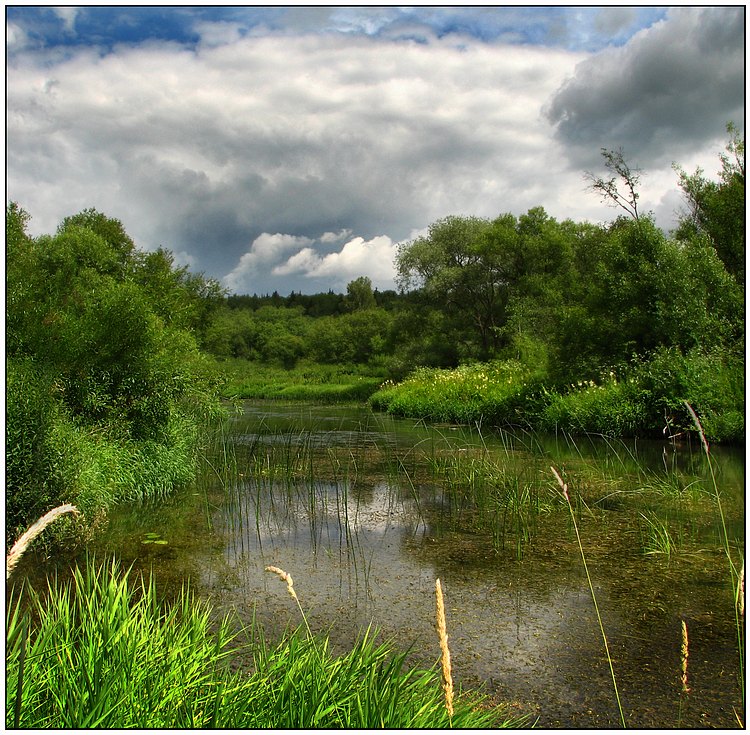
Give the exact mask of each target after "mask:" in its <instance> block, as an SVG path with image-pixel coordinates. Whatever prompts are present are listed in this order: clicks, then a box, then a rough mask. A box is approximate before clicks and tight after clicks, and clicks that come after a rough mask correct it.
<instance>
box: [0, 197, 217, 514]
mask: <svg viewBox="0 0 750 735" xmlns="http://www.w3.org/2000/svg"><path fill="white" fill-rule="evenodd" d="M27 222H28V216H27V215H26V214H25V213H24V212H23V211H22V210H21V209H20V208H18V207H17V205H15V204H11V205H9V207H8V211H7V221H6V230H7V233H8V236H9V248H8V268H7V290H8V299H7V302H6V308H7V320H6V323H7V331H6V349H7V354H8V360H9V364H10V365H11V368H10V373H11V376H10V380H9V382H8V389H7V392H8V405H9V407H10V410H9V415H8V426H7V440H8V441H7V456H8V457H9V458H10V468H11V480H12V482H11V485H10V486H9V493H8V495H9V501H8V502H9V507H10V508H11V509H12V519H13V524H14V526H15V524H19V525H27V524H28V523H29V522H30V521H32V520H34V519H35V518H37V517H38V516H39V515H40V509H42V507H43V506H46V505H48V504H59V502H60V501H61V500H63V499H64V500H66V501H69V502H80V503H82V504H83V505H84V506H85V507H86V508H87V509H91V510H94V509H96V510H100V509H106V508H107V507H108V506H109V505H110V504H111V502H112V500H113V499H115V500H117V499H121V498H122V497H125V496H133V495H138V494H148V493H149V492H151V491H152V490H153V489H154V488H155V487H158V488H159V491H160V492H161V491H162V490H163V489H164V488H168V487H173V486H174V484H176V483H178V482H185V481H186V480H187V479H189V476H188V473H189V472H190V470H191V468H192V467H193V463H192V455H193V453H194V446H193V447H189V446H187V443H189V442H192V443H193V445H194V444H195V442H196V441H197V434H196V430H195V427H196V426H197V425H198V423H199V422H200V421H201V420H203V417H205V416H206V415H210V414H211V413H212V412H213V411H214V410H215V408H214V407H216V406H218V404H217V403H216V402H215V398H214V388H213V383H214V378H213V376H212V375H211V372H210V370H208V369H207V367H206V363H205V359H204V358H203V357H202V356H201V355H200V353H199V351H198V347H197V344H196V340H195V336H194V332H193V330H194V329H195V328H196V327H197V326H198V325H199V323H200V312H201V308H202V307H200V308H199V307H198V306H196V305H197V304H199V303H200V302H201V299H204V300H208V301H210V299H209V297H208V296H207V294H210V293H211V292H212V287H211V286H210V284H207V283H206V282H204V281H203V280H202V278H201V277H197V276H188V274H187V273H186V271H184V270H183V269H176V270H175V269H173V267H172V258H171V255H169V254H168V253H166V252H165V251H159V252H157V253H153V254H148V255H144V254H142V253H140V252H138V251H136V250H135V246H134V244H133V242H132V240H131V239H130V238H129V237H128V235H127V234H126V233H125V231H124V229H123V227H122V224H121V223H120V222H119V221H117V220H112V219H109V218H107V217H106V216H105V215H103V214H101V213H99V212H96V211H95V210H92V209H91V210H85V211H84V212H81V213H80V214H79V215H75V216H73V217H68V218H66V219H65V220H64V221H63V223H62V224H61V225H60V227H59V229H58V232H57V234H56V235H54V236H42V237H39V238H37V239H33V238H30V237H28V236H27V235H26V233H25V227H26V224H27ZM178 424H179V425H180V427H181V430H182V431H183V432H184V437H185V440H183V439H180V440H178V441H176V439H175V433H174V432H175V427H176V426H177V425H178ZM186 440H187V443H186ZM166 457H169V459H165V458H166ZM143 462H145V463H146V465H144V466H142V467H141V466H139V464H138V463H143ZM149 463H151V464H150V466H149ZM165 463H166V465H172V466H173V467H174V468H178V467H179V468H180V469H179V471H178V472H174V471H171V470H170V469H168V468H167V467H166V465H165ZM155 468H158V470H159V471H160V473H161V477H160V479H159V481H158V482H151V481H149V480H148V479H146V476H147V475H148V473H149V471H151V470H154V469H155ZM87 478H89V479H87ZM123 478H127V479H123ZM112 483H115V484H116V485H117V487H118V489H117V490H116V491H115V490H112V488H111V485H112ZM125 488H127V490H125ZM97 496H98V497H97ZM44 509H46V508H44Z"/></svg>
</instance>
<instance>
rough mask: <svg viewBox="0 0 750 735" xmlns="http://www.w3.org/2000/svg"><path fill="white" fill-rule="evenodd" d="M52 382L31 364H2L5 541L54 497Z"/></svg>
mask: <svg viewBox="0 0 750 735" xmlns="http://www.w3.org/2000/svg"><path fill="white" fill-rule="evenodd" d="M53 393H54V380H53V378H52V376H51V375H50V374H49V373H48V372H47V371H45V370H43V369H41V368H40V367H39V366H38V365H36V364H35V363H34V361H33V360H31V359H29V358H26V359H8V360H7V362H6V406H5V411H6V413H5V447H6V452H5V487H6V492H5V524H6V535H7V537H8V538H7V539H6V541H8V540H10V539H12V538H15V536H17V535H18V532H19V530H23V528H25V526H26V525H27V522H28V519H30V518H37V517H39V516H41V515H43V514H44V513H45V512H46V511H47V510H49V508H50V507H51V505H52V504H53V503H52V501H53V498H54V497H55V496H56V495H57V494H58V487H57V486H56V484H55V482H54V478H53V473H52V454H51V446H50V438H51V435H52V431H53V427H54V424H55V419H56V415H57V413H58V411H59V407H58V405H57V403H56V401H55V398H54V395H53Z"/></svg>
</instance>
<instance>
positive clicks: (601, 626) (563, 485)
mask: <svg viewBox="0 0 750 735" xmlns="http://www.w3.org/2000/svg"><path fill="white" fill-rule="evenodd" d="M550 469H551V470H552V474H553V475H554V476H555V479H556V480H557V482H558V484H559V485H560V488H561V490H562V493H563V496H564V497H565V501H566V502H567V504H568V508H569V509H570V517H571V519H572V521H573V528H574V529H575V533H576V539H577V541H578V549H579V551H580V553H581V561H582V562H583V569H584V571H585V572H586V580H587V581H588V584H589V590H590V592H591V599H592V600H593V602H594V610H595V611H596V619H597V620H598V621H599V630H600V631H601V634H602V640H603V641H604V651H605V653H606V655H607V662H608V663H609V671H610V674H611V675H612V686H613V687H614V690H615V699H616V700H617V709H618V711H619V712H620V722H622V726H623V727H625V726H626V725H625V715H624V714H623V711H622V703H621V702H620V693H619V691H618V689H617V679H616V677H615V669H614V666H613V664H612V656H611V655H610V652H609V643H608V642H607V634H606V633H605V632H604V623H603V622H602V616H601V613H600V612H599V604H598V603H597V601H596V593H595V592H594V585H593V583H592V581H591V575H590V574H589V567H588V564H587V563H586V554H585V553H584V551H583V543H582V542H581V534H580V533H579V531H578V523H576V515H575V513H574V512H573V505H572V504H571V502H570V494H569V493H568V486H567V484H566V483H565V482H563V479H562V477H560V474H559V473H558V471H557V470H556V469H555V468H554V467H550Z"/></svg>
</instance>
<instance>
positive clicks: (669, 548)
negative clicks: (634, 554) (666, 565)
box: [640, 513, 676, 558]
mask: <svg viewBox="0 0 750 735" xmlns="http://www.w3.org/2000/svg"><path fill="white" fill-rule="evenodd" d="M640 515H641V518H643V520H644V521H645V522H646V530H645V539H644V542H643V553H644V554H647V555H655V554H662V555H664V556H665V557H667V558H670V557H671V556H672V554H674V553H675V551H676V544H675V540H674V538H673V537H672V534H671V533H670V531H669V526H668V525H667V523H666V521H663V520H661V519H659V518H658V517H657V516H655V515H654V514H646V513H641V514H640Z"/></svg>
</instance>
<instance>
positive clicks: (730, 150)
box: [675, 123, 745, 288]
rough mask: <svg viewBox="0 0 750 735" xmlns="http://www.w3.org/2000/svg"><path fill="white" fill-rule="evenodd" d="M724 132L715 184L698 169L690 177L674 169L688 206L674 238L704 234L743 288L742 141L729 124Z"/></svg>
mask: <svg viewBox="0 0 750 735" xmlns="http://www.w3.org/2000/svg"><path fill="white" fill-rule="evenodd" d="M727 133H728V134H729V142H728V143H727V146H726V153H722V154H721V156H720V158H721V171H720V172H719V181H718V182H717V181H712V180H710V179H706V178H705V176H704V175H703V170H702V169H700V168H698V169H696V171H695V173H694V174H692V175H689V174H687V173H686V172H685V171H684V170H683V169H682V168H680V167H679V166H675V170H676V171H677V173H678V175H679V178H680V188H681V189H682V190H683V192H684V193H685V196H686V198H687V201H688V204H689V207H690V210H689V212H688V213H687V214H686V215H685V216H684V217H683V218H682V220H681V222H680V226H679V227H678V229H677V232H676V235H677V237H678V238H679V239H687V240H690V239H691V238H692V237H693V236H694V235H695V234H696V233H705V234H706V235H707V236H708V237H709V239H710V241H711V243H712V246H713V247H714V248H715V249H716V252H717V254H718V256H719V258H721V260H722V262H723V263H724V265H725V266H726V269H727V271H728V272H729V273H730V274H731V275H732V276H733V277H734V278H735V279H736V281H737V283H738V284H739V285H740V286H742V287H743V288H744V284H745V141H744V139H743V138H741V137H740V133H739V131H738V130H737V128H736V127H735V126H734V125H732V124H731V123H730V124H729V125H727Z"/></svg>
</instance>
